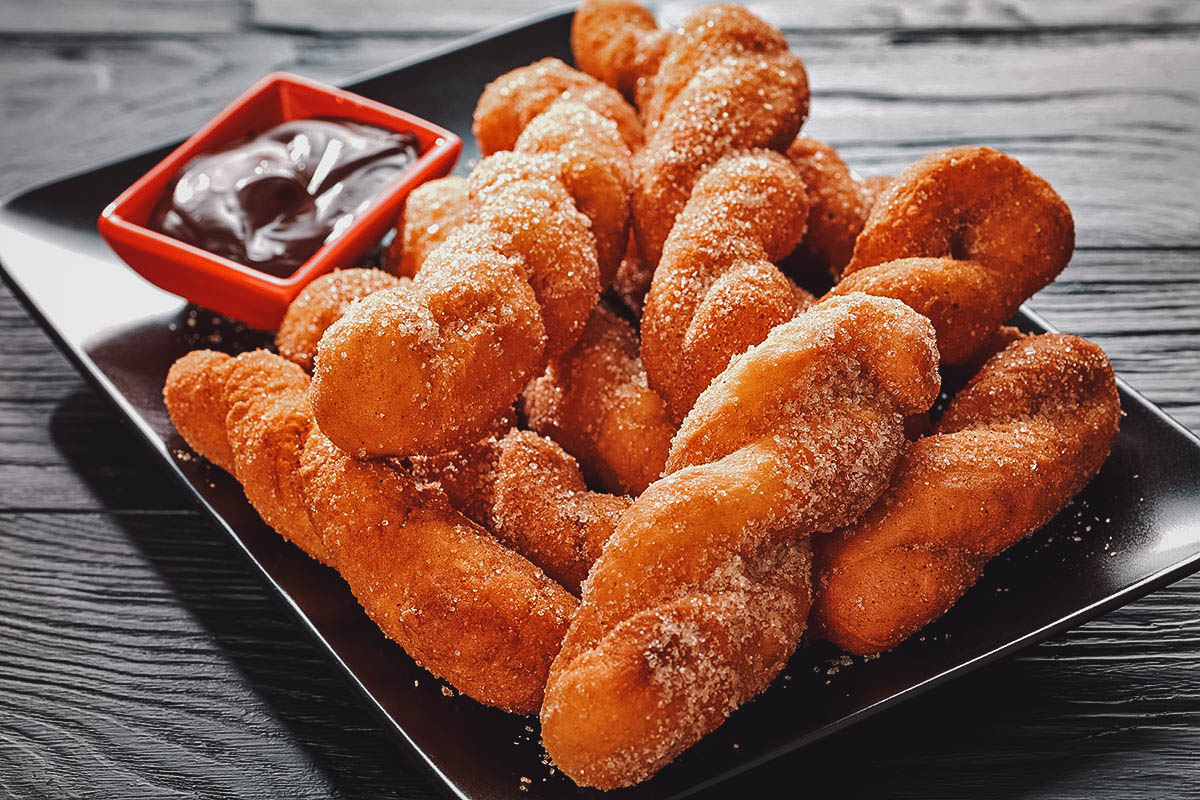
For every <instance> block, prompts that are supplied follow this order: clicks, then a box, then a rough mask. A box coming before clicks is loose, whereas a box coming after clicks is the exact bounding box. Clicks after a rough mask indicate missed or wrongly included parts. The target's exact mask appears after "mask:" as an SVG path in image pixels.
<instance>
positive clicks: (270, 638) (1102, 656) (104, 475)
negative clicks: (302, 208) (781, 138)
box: [0, 0, 1200, 800]
mask: <svg viewBox="0 0 1200 800" xmlns="http://www.w3.org/2000/svg"><path fill="white" fill-rule="evenodd" d="M534 5H535V4H533V3H530V2H526V0H499V2H486V3H485V2H480V1H479V0H471V2H466V3H455V4H451V3H443V4H440V5H439V4H432V5H431V4H419V6H418V4H415V3H407V2H398V1H395V0H388V1H387V2H381V1H380V0H366V2H357V3H354V4H353V7H351V4H350V3H349V2H345V1H344V0H324V2H316V0H288V2H286V3H284V2H279V0H246V1H245V2H242V1H238V0H178V1H173V2H168V1H167V0H110V1H109V2H104V1H102V0H81V2H66V0H42V1H40V2H34V0H11V1H10V2H8V3H6V4H5V5H4V9H3V11H0V39H3V40H4V42H5V45H4V47H3V48H0V116H2V117H3V118H4V120H5V136H4V137H3V139H0V163H3V164H4V166H5V169H4V170H3V171H2V173H0V193H7V192H9V191H12V190H14V189H17V188H18V187H20V186H23V185H28V184H29V183H32V182H34V181H36V180H40V179H43V178H47V177H50V176H51V175H53V174H56V173H60V172H62V171H64V170H68V169H72V168H76V167H79V166H83V165H85V164H87V163H89V162H92V161H95V160H99V159H104V158H111V157H115V156H118V155H121V154H123V153H126V152H129V151H131V150H137V149H140V148H143V147H146V146H149V145H151V144H154V143H156V142H159V141H162V140H164V139H168V138H171V137H177V136H181V135H184V134H186V133H187V132H189V131H190V130H191V129H193V128H194V127H195V126H196V125H198V124H199V123H200V122H202V121H203V120H204V119H205V118H207V117H208V116H209V115H210V114H211V113H212V112H213V111H214V110H216V109H217V108H218V107H220V106H221V105H222V104H224V103H225V102H226V101H227V100H228V99H229V98H230V97H232V96H233V95H234V94H235V93H236V92H237V91H238V90H240V89H241V88H243V87H244V86H245V85H247V84H248V83H250V82H251V81H252V80H254V79H255V78H257V77H258V76H259V75H260V74H262V73H263V72H266V71H268V70H270V69H279V68H286V69H296V70H298V71H301V72H304V73H306V74H310V75H313V76H314V77H318V78H322V79H327V80H337V79H341V78H344V77H347V76H349V75H351V74H354V73H356V72H358V71H361V70H363V69H367V68H372V67H375V66H378V65H380V64H382V63H386V62H389V61H393V60H396V59H399V58H404V57H408V56H410V55H413V54H416V53H418V52H420V51H422V50H424V49H426V48H428V47H430V46H433V45H435V44H437V43H440V42H444V41H446V40H447V39H448V37H450V36H452V35H457V34H460V33H466V32H470V31H472V30H475V29H478V28H480V27H483V26H486V25H490V24H496V23H502V22H507V21H509V20H510V19H511V18H512V17H513V16H515V15H518V14H521V13H525V12H526V11H529V10H536V9H535V8H534ZM537 5H540V4H537ZM690 5H694V4H670V5H668V7H667V8H666V9H665V13H666V16H667V17H668V18H673V19H674V18H678V17H680V16H682V14H683V12H684V10H685V8H686V7H689V6H690ZM825 6H834V7H832V8H828V7H825ZM825 6H822V5H820V4H803V6H798V5H796V4H791V3H783V2H778V3H776V2H771V3H759V4H757V7H759V8H762V9H765V11H766V13H767V14H768V15H769V16H774V17H775V18H776V19H777V20H780V21H782V22H783V23H784V24H786V25H787V26H788V28H789V37H790V39H791V41H792V43H793V45H794V46H795V47H796V49H797V50H798V52H800V53H801V55H802V56H803V57H804V58H805V60H806V62H807V64H808V67H809V70H810V73H811V78H812V81H813V84H814V87H815V90H816V95H815V98H814V103H813V117H812V120H811V122H810V124H809V130H810V131H811V132H812V133H813V134H814V135H818V136H824V137H827V138H830V139H831V140H833V141H834V142H835V143H836V144H837V145H838V146H839V147H840V148H841V149H842V150H843V153H844V154H845V155H846V157H847V159H848V160H849V161H850V162H851V163H852V165H854V166H855V167H856V168H858V169H859V170H860V171H862V172H864V173H875V172H894V171H896V170H898V169H900V168H901V167H903V166H904V165H905V164H907V163H909V162H910V161H912V160H913V159H915V158H916V157H919V156H920V155H923V154H924V153H925V152H928V151H929V150H933V149H936V148H939V147H942V146H946V145H949V144H957V143H990V144H995V145H997V146H999V147H1002V148H1004V149H1006V150H1010V151H1011V152H1013V153H1014V154H1016V155H1017V156H1019V157H1020V158H1022V159H1023V160H1025V161H1026V162H1027V163H1029V164H1030V166H1031V167H1033V168H1034V169H1035V170H1037V171H1039V172H1041V173H1042V174H1044V175H1046V176H1047V177H1048V178H1049V179H1050V180H1051V181H1052V182H1053V183H1054V185H1055V186H1056V187H1057V188H1058V189H1059V190H1060V191H1061V192H1062V193H1063V195H1064V196H1065V197H1066V199H1067V200H1068V202H1069V203H1070V204H1071V206H1072V208H1073V210H1074V212H1075V216H1076V221H1077V224H1078V229H1079V244H1080V248H1081V249H1080V251H1079V252H1077V253H1076V256H1075V259H1074V261H1073V262H1072V265H1071V266H1070V267H1069V268H1068V270H1067V271H1066V272H1065V273H1064V275H1063V276H1062V278H1061V279H1060V280H1059V281H1058V282H1057V283H1055V284H1054V285H1053V286H1051V287H1050V288H1048V289H1047V290H1045V291H1043V292H1042V293H1040V294H1039V295H1038V296H1037V297H1036V298H1035V299H1034V300H1033V302H1032V303H1031V305H1032V307H1033V308H1034V309H1035V310H1037V311H1039V312H1042V313H1043V314H1044V315H1045V316H1046V317H1047V318H1048V319H1049V320H1050V321H1051V322H1052V323H1054V324H1055V325H1057V326H1059V327H1060V328H1062V329H1064V330H1068V331H1072V332H1076V333H1080V334H1083V335H1085V336H1088V337H1090V338H1094V339H1095V340H1096V341H1097V342H1099V343H1100V344H1101V345H1103V346H1104V347H1105V348H1106V350H1107V351H1108V352H1109V354H1110V355H1111V357H1112V358H1113V361H1114V364H1115V365H1116V366H1117V368H1118V370H1119V371H1120V372H1121V373H1122V374H1123V375H1125V376H1126V377H1127V378H1129V380H1130V381H1131V382H1132V383H1133V384H1134V386H1135V387H1137V388H1138V389H1140V390H1141V391H1143V392H1144V393H1145V394H1147V395H1148V396H1149V397H1150V399H1152V400H1154V401H1155V402H1158V403H1160V404H1161V405H1163V407H1164V408H1166V409H1167V411H1168V412H1169V413H1171V414H1172V415H1174V416H1175V417H1176V418H1177V419H1179V420H1180V421H1181V422H1183V423H1184V424H1185V425H1188V426H1190V427H1191V428H1192V429H1193V430H1200V396H1198V394H1197V391H1198V390H1200V380H1198V377H1197V376H1200V193H1197V192H1196V190H1195V185H1194V183H1195V178H1196V176H1197V175H1200V136H1197V134H1198V133H1200V6H1197V4H1195V3H1187V2H1170V1H1169V0H1159V1H1156V2H1150V3H1142V2H1131V1H1129V0H1105V2H1081V1H1079V0H1072V1H1071V2H1063V3H1040V2H1033V0H1019V1H1018V2H980V1H979V0H976V1H975V2H971V1H970V0H968V2H961V3H943V2H934V1H932V0H931V1H930V2H918V3H911V2H906V3H901V2H875V1H874V0H871V1H870V2H868V0H854V2H849V3H839V4H825ZM1197 752H1200V577H1194V578H1190V579H1187V580H1185V581H1182V582H1180V583H1178V584H1176V585H1175V586H1172V587H1170V588H1168V589H1165V590H1163V591H1160V592H1157V593H1155V594H1153V595H1151V596H1149V597H1147V598H1145V599H1144V600H1142V601H1140V602H1139V603H1136V604H1134V605H1132V606H1129V607H1126V608H1124V609H1121V610H1119V611H1116V612H1114V613H1112V614H1109V615H1108V616H1106V617H1104V618H1102V619H1100V620H1097V621H1095V622H1093V623H1091V624H1089V625H1086V626H1084V627H1082V628H1079V629H1077V630H1074V631H1071V632H1069V633H1067V634H1065V635H1062V636H1059V637H1057V638H1055V639H1053V640H1052V641H1050V642H1049V643H1047V644H1044V645H1042V646H1041V647H1039V648H1036V649H1034V650H1032V651H1029V652H1027V653H1026V654H1024V655H1022V656H1020V657H1017V658H1012V659H1008V660H1006V661H1004V662H1002V663H1000V664H998V665H996V666H993V667H991V668H989V669H986V670H983V671H982V672H980V673H978V674H975V675H972V676H970V677H968V678H966V679H964V680H962V681H959V682H957V683H955V684H953V685H951V686H948V687H946V688H944V689H941V690H939V691H936V692H934V693H933V694H932V695H930V696H928V697H926V698H923V699H922V700H920V701H918V702H915V703H911V704H908V705H906V706H902V707H901V708H899V709H897V710H896V711H893V712H891V713H889V714H887V715H885V716H883V717H882V718H879V719H877V720H873V721H871V722H868V723H867V724H865V725H862V726H859V727H858V728H856V729H854V730H853V731H851V732H848V733H846V734H844V735H841V736H838V737H835V738H834V739H832V740H829V741H827V742H825V743H822V744H820V745H818V746H816V747H814V748H811V749H809V750H806V751H804V752H802V753H800V754H798V755H796V756H795V757H793V758H790V759H788V760H786V761H784V762H781V763H780V764H778V765H776V766H773V767H772V768H770V769H769V770H767V771H764V772H763V773H761V774H760V775H758V776H756V784H755V786H752V787H750V788H748V789H746V790H745V793H746V795H747V796H754V795H755V794H762V795H764V796H767V795H769V794H770V793H771V792H772V791H776V792H777V791H778V787H779V786H780V785H783V786H796V787H798V788H803V790H804V791H805V793H810V792H811V793H813V794H835V795H838V796H850V797H856V796H863V797H877V796H888V797H902V798H918V797H920V798H956V797H965V796H973V797H974V796H978V797H1013V798H1015V797H1030V796H1044V797H1062V798H1097V797H1113V798H1118V797H1120V798H1127V797H1129V798H1158V797H1182V796H1187V795H1188V794H1189V793H1191V794H1194V793H1195V787H1196V785H1197V781H1198V779H1200V763H1197V760H1196V757H1195V754H1196V753H1197ZM756 789H757V791H755V790H756ZM0 796H4V797H14V798H42V797H49V798H60V797H61V798H66V797H94V798H105V799H106V800H107V798H112V797H173V796H188V797H193V796H201V797H246V796H288V797H305V798H308V797H313V798H317V797H355V798H357V797H363V798H366V797H412V798H425V797H432V796H434V793H433V790H432V788H431V786H430V784H429V783H428V782H427V781H426V780H425V779H424V778H423V777H422V776H421V775H420V774H419V772H418V770H417V769H416V767H415V766H414V765H413V764H411V763H410V762H409V761H408V760H407V759H406V758H405V757H404V756H403V755H402V754H401V752H400V748H399V747H398V746H397V745H396V744H395V743H394V742H393V741H391V740H390V739H388V738H386V737H384V736H383V734H382V733H381V732H380V730H379V728H378V726H376V725H375V723H374V720H373V719H372V718H371V716H370V715H369V714H368V713H367V712H366V710H365V709H364V707H363V706H362V704H361V703H360V702H359V701H358V700H357V698H356V696H355V695H354V694H353V693H352V692H351V691H350V690H349V689H348V687H347V685H346V684H345V682H344V681H343V680H342V679H341V678H340V677H339V676H338V675H337V674H336V673H335V672H334V669H333V667H332V666H331V665H330V664H329V663H328V662H327V661H326V660H325V658H324V657H323V656H322V655H321V654H320V652H319V651H317V650H316V649H315V648H314V647H313V646H312V645H311V644H310V643H309V642H308V640H307V639H306V638H305V636H304V634H303V633H302V632H301V630H300V628H299V626H297V625H296V624H295V623H294V622H293V621H292V619H291V617H290V616H289V614H288V613H287V612H285V611H283V610H281V609H279V608H278V607H277V606H276V605H275V603H274V602H273V601H272V599H271V598H270V597H269V596H268V594H267V592H266V591H265V590H264V589H263V588H262V587H261V585H260V584H259V581H258V579H257V578H256V577H255V576H254V575H253V574H252V573H251V572H250V570H249V569H247V568H246V567H245V566H243V564H242V562H241V560H240V558H239V556H238V555H237V553H236V552H235V551H234V548H233V547H232V546H231V545H230V544H229V543H228V542H227V541H226V540H225V539H224V538H223V536H222V535H221V534H220V533H219V532H218V531H216V530H215V529H214V528H213V527H212V526H210V525H209V524H207V523H206V522H205V521H204V520H203V519H202V518H200V517H199V516H198V515H197V514H196V513H195V512H194V511H193V510H192V508H191V506H190V504H189V503H188V501H187V500H186V498H185V496H184V494H183V493H182V492H181V491H180V490H178V489H177V488H176V487H175V486H174V485H173V484H172V483H171V482H170V481H169V480H168V479H167V478H166V477H165V476H163V475H162V474H161V472H160V471H159V470H158V469H157V468H156V467H155V465H154V463H153V462H152V461H151V460H150V459H149V458H148V457H147V455H146V454H145V453H144V452H143V446H142V445H141V444H140V443H139V441H138V440H137V438H136V437H135V436H134V434H133V433H132V432H131V431H130V430H129V429H128V428H127V427H126V426H125V424H124V423H123V421H122V420H121V419H120V418H119V416H118V415H117V414H116V413H115V412H113V411H112V410H111V409H109V408H108V406H107V405H106V403H105V402H104V401H102V400H101V399H100V398H98V397H97V396H96V395H95V394H94V393H93V392H92V391H91V390H90V389H89V388H88V387H87V386H86V385H85V384H84V383H83V381H82V380H81V379H80V378H79V377H78V376H77V375H76V374H75V372H74V370H73V369H72V368H71V366H70V365H69V364H68V363H67V362H66V361H65V359H63V358H62V356H60V355H59V354H58V353H57V352H56V351H55V350H54V347H53V345H52V344H51V343H50V342H49V340H48V339H47V338H46V337H45V335H44V334H43V333H42V332H41V331H40V330H39V329H38V328H37V327H36V326H35V325H34V324H33V323H32V322H31V321H30V320H29V318H28V317H27V316H26V315H25V313H24V311H23V310H21V309H20V307H19V306H18V304H17V303H16V301H15V300H14V299H13V297H12V296H11V294H10V293H9V292H8V291H7V289H5V288H2V287H0ZM711 796H712V797H719V796H721V794H720V792H719V791H718V792H714V793H712V794H711Z"/></svg>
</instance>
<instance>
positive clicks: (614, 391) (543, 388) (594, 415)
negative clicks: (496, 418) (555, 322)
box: [521, 304, 675, 495]
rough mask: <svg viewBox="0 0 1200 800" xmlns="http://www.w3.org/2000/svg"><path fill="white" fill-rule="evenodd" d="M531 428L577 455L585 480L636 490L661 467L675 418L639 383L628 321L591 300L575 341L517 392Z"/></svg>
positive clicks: (616, 490) (638, 360) (607, 488)
mask: <svg viewBox="0 0 1200 800" xmlns="http://www.w3.org/2000/svg"><path fill="white" fill-rule="evenodd" d="M521 411H522V413H523V414H524V416H525V421H526V423H527V424H528V425H529V427H530V428H532V429H533V430H535V431H537V432H538V433H540V434H543V435H545V436H549V437H550V438H551V439H553V440H554V441H556V442H558V443H559V444H560V445H562V447H563V449H565V450H566V451H567V452H568V453H570V454H571V455H573V456H575V458H577V459H579V462H580V464H581V465H582V466H583V468H584V471H585V473H586V474H587V476H588V478H589V481H591V482H592V483H593V484H595V485H598V486H600V487H602V488H603V489H604V490H605V491H608V492H613V493H615V494H632V495H638V494H641V493H642V491H644V490H645V488H646V487H647V486H649V485H650V484H651V483H653V482H654V480H655V479H656V478H658V476H659V475H660V474H661V473H662V468H663V464H664V463H665V462H666V460H667V450H668V448H669V447H670V445H671V436H672V435H674V433H675V425H674V424H673V423H672V422H671V420H670V419H669V418H668V416H667V410H666V407H665V406H664V405H663V401H662V398H660V397H659V396H658V394H657V393H656V392H655V391H654V390H653V389H651V388H650V387H649V386H647V385H646V371H645V369H644V368H643V367H642V361H641V358H639V356H638V339H637V333H635V332H634V330H633V326H631V325H630V324H629V323H628V322H626V321H625V320H623V319H621V318H620V317H618V316H617V315H616V314H614V313H613V312H612V311H609V310H608V309H607V308H606V307H605V306H604V305H603V304H598V305H597V306H596V308H595V309H594V310H593V311H592V316H591V318H590V319H589V320H588V324H587V327H586V328H584V330H583V335H582V336H581V337H579V341H578V342H576V343H575V346H574V347H573V348H571V349H570V350H568V351H567V352H566V353H564V354H563V355H562V356H560V357H558V358H556V359H555V360H554V361H552V362H550V366H549V367H547V368H546V372H545V374H543V375H542V376H541V377H540V378H536V379H535V380H533V381H532V382H531V383H530V384H529V385H528V386H526V387H525V391H524V392H523V393H522V394H521Z"/></svg>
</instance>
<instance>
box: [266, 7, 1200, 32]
mask: <svg viewBox="0 0 1200 800" xmlns="http://www.w3.org/2000/svg"><path fill="white" fill-rule="evenodd" d="M703 4H704V3H703V2H700V1H699V0H682V1H680V2H665V3H651V4H649V5H651V6H652V7H656V8H658V9H659V12H658V13H659V16H660V18H661V19H662V20H663V22H664V24H678V23H679V22H680V21H681V20H682V19H683V18H684V17H685V16H686V15H687V14H688V13H689V12H690V11H692V10H693V9H695V8H696V7H697V6H700V5H703ZM747 5H748V7H750V8H751V9H752V10H753V11H755V12H756V13H758V14H760V15H761V16H763V17H764V18H766V19H769V20H771V21H772V22H774V23H775V24H776V25H779V26H780V27H782V28H785V29H791V30H806V31H820V30H853V31H861V30H889V31H895V30H906V31H942V32H953V31H955V30H961V31H992V32H995V31H1027V30H1031V29H1039V28H1073V29H1082V28H1096V27H1103V28H1106V29H1113V28H1139V27H1145V28H1153V29H1155V30H1159V29H1163V28H1165V27H1167V26H1178V25H1188V24H1195V23H1198V22H1200V9H1198V8H1197V7H1196V6H1195V4H1191V3H1187V2H1178V1H1176V2H1155V3H1138V2H1133V1H1132V0H1102V1H1100V2H1089V0H1069V2H1056V3H1040V2H1037V1H1036V0H1021V1H1020V2H997V1H996V0H991V1H989V0H973V1H972V2H957V3H944V2H937V1H936V0H924V2H900V1H899V0H890V1H885V2H877V0H848V1H845V2H837V3H819V4H818V3H795V2H789V0H759V1H758V2H753V3H748V4H747ZM546 7H547V4H546V3H539V2H536V0H497V1H496V2H490V3H486V4H467V3H463V4H457V3H446V4H443V5H442V6H440V7H430V6H428V5H425V4H423V3H419V2H416V1H415V0H407V2H405V1H403V0H401V1H398V0H326V2H321V3H313V2H306V3H297V2H293V1H292V0H253V2H252V4H251V8H252V10H251V17H250V18H251V20H252V21H253V23H254V24H255V25H258V26H260V27H269V28H273V29H277V30H285V31H290V32H297V31H303V32H306V33H314V34H328V33H331V32H339V33H369V34H378V33H382V32H386V31H394V32H397V33H405V32H409V31H413V30H418V31H427V32H434V31H436V32H439V33H463V32H467V31H474V30H478V29H480V28H484V27H489V26H493V25H503V24H506V23H508V22H511V21H512V20H514V19H516V18H517V17H519V16H522V15H526V14H532V13H537V12H540V11H542V10H543V9H545V8H546Z"/></svg>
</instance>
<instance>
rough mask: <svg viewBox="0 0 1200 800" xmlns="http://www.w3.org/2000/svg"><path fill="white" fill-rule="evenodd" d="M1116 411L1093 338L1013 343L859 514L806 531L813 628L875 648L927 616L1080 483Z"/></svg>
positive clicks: (1093, 466) (1099, 456)
mask: <svg viewBox="0 0 1200 800" xmlns="http://www.w3.org/2000/svg"><path fill="white" fill-rule="evenodd" d="M1120 415H1121V406H1120V401H1119V399H1118V397H1117V385H1116V380H1115V378H1114V377H1113V372H1112V367H1111V365H1110V364H1109V362H1108V358H1107V357H1105V355H1104V351H1103V350H1101V349H1100V348H1099V347H1097V346H1096V345H1094V344H1091V343H1090V342H1087V341H1085V340H1083V339H1080V338H1078V337H1075V336H1066V335H1063V334H1046V335H1042V336H1032V337H1027V338H1021V339H1018V340H1017V341H1015V342H1013V343H1012V344H1011V345H1009V346H1008V347H1007V348H1006V349H1005V350H1003V351H1002V352H1000V353H999V354H998V355H996V356H994V357H993V358H991V359H990V360H989V361H988V362H987V363H986V364H984V366H983V368H982V369H981V370H980V371H979V373H978V374H977V375H976V376H975V377H974V378H973V379H972V380H971V382H970V383H969V384H968V385H967V387H966V388H965V389H963V390H962V391H961V392H960V393H959V394H958V395H957V396H956V397H955V398H954V399H953V400H952V401H951V403H950V406H949V408H947V410H946V413H945V415H944V416H943V417H942V419H941V420H940V421H939V422H938V424H937V428H936V430H935V432H934V434H933V435H931V436H927V437H925V438H923V439H919V440H918V441H916V442H914V443H913V444H912V445H911V446H910V447H909V448H908V450H907V451H906V452H905V454H904V457H903V459H902V460H901V462H900V466H899V468H898V469H897V470H896V476H895V478H893V480H892V485H891V487H890V488H889V489H888V491H887V493H886V494H885V495H884V496H883V498H882V499H881V500H880V501H879V502H878V503H877V504H876V505H875V506H874V507H873V508H872V509H871V510H870V511H868V512H867V513H866V515H864V516H863V517H862V518H861V519H859V520H858V521H857V522H855V523H854V524H852V525H850V526H849V527H847V528H844V529H843V530H840V531H837V532H835V533H833V534H829V535H826V536H819V537H817V539H816V542H815V544H814V547H815V551H816V561H815V576H816V577H815V584H816V601H815V605H814V607H813V617H812V620H813V628H814V633H815V634H816V635H817V636H820V637H822V638H825V639H828V640H829V641H831V642H833V643H834V644H836V645H837V646H838V647H841V648H842V649H843V650H846V651H848V652H851V653H878V652H881V651H883V650H889V649H891V648H892V647H895V646H896V645H897V644H899V643H900V642H902V641H903V640H905V639H906V638H908V637H909V636H911V635H912V634H914V633H915V632H917V631H918V630H920V629H921V628H923V627H925V625H927V624H929V623H930V622H932V621H933V620H935V619H937V618H938V617H940V616H941V615H942V614H944V613H945V612H946V611H947V610H948V609H949V608H950V607H951V606H952V605H954V603H955V602H957V600H958V598H959V597H961V596H962V595H963V593H965V592H966V591H967V589H969V588H970V587H971V586H972V585H973V584H974V583H975V581H976V580H977V579H978V578H979V575H980V574H981V572H982V571H983V567H984V565H985V564H987V562H988V561H989V560H990V559H992V558H993V557H995V556H996V555H998V554H999V553H1001V552H1003V551H1004V550H1006V549H1007V548H1008V547H1010V546H1012V545H1013V544H1015V543H1016V542H1018V541H1020V540H1021V539H1023V538H1025V537H1026V536H1028V535H1029V534H1030V533H1032V532H1033V531H1035V530H1037V529H1038V528H1040V527H1041V526H1042V525H1044V524H1046V523H1047V522H1049V521H1050V519H1051V518H1052V517H1053V516H1054V515H1055V514H1057V513H1058V512H1059V511H1061V510H1062V508H1063V507H1064V506H1065V505H1066V504H1067V503H1068V502H1070V500H1071V498H1072V497H1074V496H1075V495H1076V494H1077V493H1078V492H1079V491H1080V490H1081V489H1083V487H1084V486H1085V485H1086V484H1087V483H1088V481H1090V480H1091V479H1092V477H1093V476H1094V475H1095V474H1096V473H1097V472H1098V471H1099V469H1100V465H1101V464H1102V463H1103V462H1104V459H1105V458H1107V456H1108V451H1109V447H1110V445H1111V444H1112V441H1113V438H1114V437H1115V436H1116V434H1117V424H1118V420H1119V418H1120Z"/></svg>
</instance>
